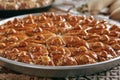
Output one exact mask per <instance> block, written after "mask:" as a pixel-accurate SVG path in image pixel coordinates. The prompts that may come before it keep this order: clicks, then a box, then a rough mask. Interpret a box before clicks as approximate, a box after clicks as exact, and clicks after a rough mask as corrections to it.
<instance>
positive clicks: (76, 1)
mask: <svg viewBox="0 0 120 80" xmlns="http://www.w3.org/2000/svg"><path fill="white" fill-rule="evenodd" d="M87 1H88V0H56V1H55V3H54V4H53V7H52V8H51V9H50V10H49V11H54V12H65V13H67V12H70V13H73V14H81V13H80V12H79V11H77V8H78V7H81V6H82V4H86V3H87ZM85 14H88V13H85ZM102 16H104V15H102ZM105 17H106V18H108V16H105ZM0 80H120V66H117V67H114V68H113V69H111V70H109V71H106V72H102V73H98V74H94V75H90V76H83V77H76V78H40V77H35V76H29V75H24V74H20V73H16V72H14V71H12V70H9V69H7V68H4V67H0Z"/></svg>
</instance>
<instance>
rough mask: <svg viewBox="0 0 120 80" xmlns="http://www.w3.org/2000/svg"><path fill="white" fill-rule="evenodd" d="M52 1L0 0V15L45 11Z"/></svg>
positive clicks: (5, 16)
mask: <svg viewBox="0 0 120 80" xmlns="http://www.w3.org/2000/svg"><path fill="white" fill-rule="evenodd" d="M53 2H54V0H0V17H1V18H7V17H12V16H16V15H21V14H27V13H36V12H45V11H47V10H49V8H50V7H51V5H52V3H53Z"/></svg>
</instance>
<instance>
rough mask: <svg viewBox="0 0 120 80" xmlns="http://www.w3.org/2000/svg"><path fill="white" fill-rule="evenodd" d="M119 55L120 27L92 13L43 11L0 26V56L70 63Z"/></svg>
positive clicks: (100, 59) (39, 62) (44, 62)
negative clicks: (87, 15)
mask: <svg viewBox="0 0 120 80" xmlns="http://www.w3.org/2000/svg"><path fill="white" fill-rule="evenodd" d="M108 26H109V28H108ZM119 55H120V27H119V26H117V25H114V24H110V23H108V22H107V21H105V20H97V19H95V18H94V17H92V16H90V17H86V16H73V15H70V14H67V15H56V14H54V13H49V14H47V13H43V14H41V15H38V16H32V15H28V16H27V17H25V18H22V19H16V18H15V19H14V20H13V21H8V22H7V23H5V24H3V25H1V26H0V56H2V57H5V58H8V59H12V60H15V61H19V62H25V63H29V64H38V65H50V66H67V65H69V66H70V65H81V64H91V63H96V62H101V61H105V60H108V59H112V58H114V57H117V56H119Z"/></svg>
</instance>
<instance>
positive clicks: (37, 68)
mask: <svg viewBox="0 0 120 80" xmlns="http://www.w3.org/2000/svg"><path fill="white" fill-rule="evenodd" d="M33 15H38V14H33ZM25 16H26V15H22V16H16V17H12V18H8V19H5V20H2V21H0V25H2V24H4V23H5V22H7V21H9V20H13V19H14V18H23V17H25ZM96 18H97V19H105V18H104V17H99V16H96ZM107 21H108V22H110V23H113V24H117V25H120V23H119V22H116V21H113V20H110V19H108V20H107ZM0 63H1V65H2V66H4V67H6V68H9V69H11V70H14V71H16V72H20V73H23V74H27V75H34V76H40V77H54V78H55V77H57V78H58V77H59V78H60V77H61V78H62V77H76V76H85V75H90V74H94V73H98V72H102V71H106V70H109V69H111V68H112V67H115V66H117V65H119V64H120V57H119V56H118V57H116V58H113V59H110V60H107V61H103V62H98V63H93V64H85V65H76V66H43V65H34V64H27V63H22V62H17V61H13V60H9V59H6V58H3V57H0Z"/></svg>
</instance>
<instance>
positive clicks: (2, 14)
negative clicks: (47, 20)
mask: <svg viewBox="0 0 120 80" xmlns="http://www.w3.org/2000/svg"><path fill="white" fill-rule="evenodd" d="M54 1H55V0H52V2H51V3H50V4H48V5H45V6H41V7H39V8H31V9H21V10H0V18H8V17H12V16H17V15H23V14H28V13H37V12H46V11H48V10H49V9H50V7H51V6H52V4H53V3H54Z"/></svg>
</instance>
